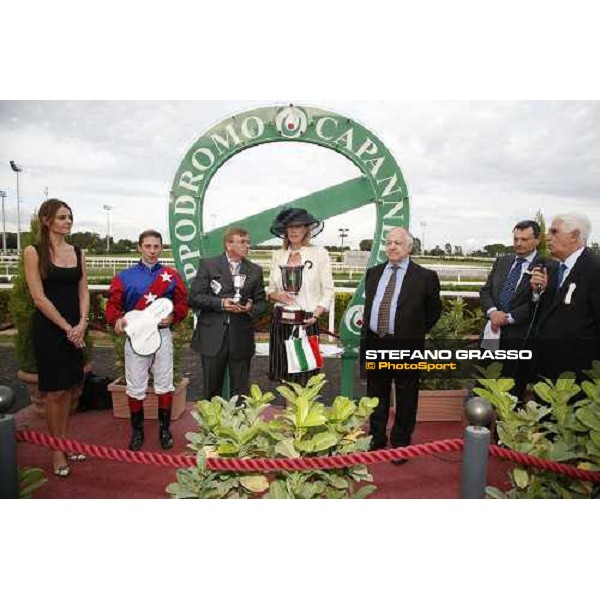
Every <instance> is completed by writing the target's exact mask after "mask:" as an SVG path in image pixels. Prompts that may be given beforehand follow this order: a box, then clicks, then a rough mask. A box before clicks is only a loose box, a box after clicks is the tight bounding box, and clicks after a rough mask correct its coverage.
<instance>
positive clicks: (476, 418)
mask: <svg viewBox="0 0 600 600" xmlns="http://www.w3.org/2000/svg"><path fill="white" fill-rule="evenodd" d="M465 415H466V417H467V419H468V421H469V423H470V425H469V426H468V427H466V429H465V438H464V442H465V445H464V450H463V462H462V472H461V482H460V497H461V498H467V499H482V498H485V486H486V483H487V466H488V456H489V450H490V430H489V429H488V427H489V425H490V423H491V421H492V416H493V409H492V405H491V404H490V403H489V402H488V401H487V400H485V399H484V398H479V397H475V398H471V399H470V400H468V401H467V403H466V405H465Z"/></svg>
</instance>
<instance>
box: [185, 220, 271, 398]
mask: <svg viewBox="0 0 600 600" xmlns="http://www.w3.org/2000/svg"><path fill="white" fill-rule="evenodd" d="M223 246H224V249H225V252H224V253H223V254H221V256H217V257H214V258H203V259H201V260H200V263H199V264H198V272H197V274H196V278H195V279H194V281H193V282H192V286H191V290H190V307H191V308H192V309H193V310H195V311H197V316H198V321H197V324H196V329H195V331H194V337H193V339H192V348H193V349H194V350H196V351H197V352H199V353H200V355H201V357H202V371H203V377H204V386H203V396H204V398H206V399H210V398H212V397H213V396H218V395H221V393H222V388H223V382H224V378H225V371H226V369H227V368H229V378H230V390H231V396H236V395H237V396H241V395H244V394H247V393H248V389H249V376H250V362H251V360H252V356H253V355H254V351H255V343H254V329H253V328H252V321H253V320H254V319H255V318H256V317H258V316H260V315H261V314H262V313H263V312H264V311H265V307H266V302H265V288H264V283H263V271H262V268H261V267H260V266H259V265H257V264H256V263H253V262H251V261H249V260H248V259H247V258H246V257H247V256H248V252H249V251H250V237H249V234H248V231H247V230H246V229H242V228H240V227H235V228H231V229H228V230H227V231H226V232H225V235H224V236H223Z"/></svg>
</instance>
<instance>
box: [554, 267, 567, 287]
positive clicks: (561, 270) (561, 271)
mask: <svg viewBox="0 0 600 600" xmlns="http://www.w3.org/2000/svg"><path fill="white" fill-rule="evenodd" d="M567 268H568V267H567V265H565V263H560V265H559V267H558V287H557V288H556V293H557V294H559V293H560V287H561V285H562V284H563V281H564V279H565V273H566V271H567Z"/></svg>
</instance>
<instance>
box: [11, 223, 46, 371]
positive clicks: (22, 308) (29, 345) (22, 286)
mask: <svg viewBox="0 0 600 600" xmlns="http://www.w3.org/2000/svg"><path fill="white" fill-rule="evenodd" d="M38 231H39V223H38V220H37V217H35V216H33V217H32V218H31V227H30V230H29V233H26V234H25V235H24V236H23V247H26V246H28V245H29V244H32V243H33V242H34V241H35V239H36V237H37V234H38ZM8 306H9V310H10V315H11V317H12V321H13V323H14V326H15V327H16V328H17V336H16V354H17V364H18V365H19V369H21V371H27V372H28V373H37V365H36V362H35V356H34V354H33V341H32V339H31V326H32V323H33V313H34V311H35V306H34V304H33V300H32V299H31V295H30V293H29V288H28V287H27V281H26V280H25V261H24V259H23V253H21V256H20V257H19V264H18V267H17V274H16V276H15V277H14V278H13V288H12V292H11V295H10V301H9V305H8Z"/></svg>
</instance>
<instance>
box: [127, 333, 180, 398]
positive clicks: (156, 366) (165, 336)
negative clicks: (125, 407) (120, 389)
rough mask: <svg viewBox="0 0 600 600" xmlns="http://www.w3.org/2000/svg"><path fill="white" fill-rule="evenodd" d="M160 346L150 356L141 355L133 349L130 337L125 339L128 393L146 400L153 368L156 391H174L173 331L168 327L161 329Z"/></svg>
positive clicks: (161, 392) (158, 392)
mask: <svg viewBox="0 0 600 600" xmlns="http://www.w3.org/2000/svg"><path fill="white" fill-rule="evenodd" d="M158 332H159V333H160V341H161V343H160V348H159V349H158V350H157V351H156V352H155V353H154V354H151V355H150V356H140V355H139V354H136V353H135V352H134V351H133V348H132V347H131V343H130V342H129V339H127V340H126V341H125V380H126V382H127V395H128V396H129V397H130V398H135V399H136V400H144V398H145V397H146V388H147V387H148V379H149V378H150V370H152V378H153V380H154V391H155V392H156V393H157V394H165V393H167V392H172V391H173V390H174V389H175V388H174V387H173V333H172V332H171V330H170V329H169V328H168V327H165V328H164V329H159V330H158Z"/></svg>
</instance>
